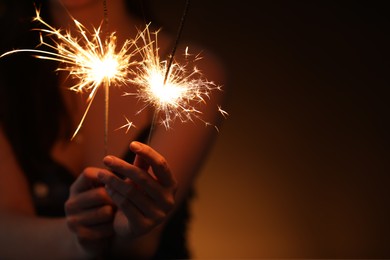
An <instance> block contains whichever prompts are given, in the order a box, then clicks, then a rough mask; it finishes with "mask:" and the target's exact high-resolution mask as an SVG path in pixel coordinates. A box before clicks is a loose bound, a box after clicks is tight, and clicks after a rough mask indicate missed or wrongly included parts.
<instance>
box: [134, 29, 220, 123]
mask: <svg viewBox="0 0 390 260" xmlns="http://www.w3.org/2000/svg"><path fill="white" fill-rule="evenodd" d="M157 34H158V32H154V33H150V31H149V28H148V26H147V27H146V29H145V30H144V31H142V32H140V34H139V36H140V37H139V39H140V41H142V42H141V44H139V43H136V44H138V45H137V47H138V49H139V52H140V53H141V55H142V57H143V60H142V62H141V63H140V64H139V66H138V67H137V71H136V72H135V73H134V75H135V76H134V78H132V79H130V81H131V82H132V83H134V84H135V85H136V86H137V93H135V94H134V93H127V94H128V95H136V96H137V97H138V98H139V99H141V100H143V101H144V102H145V107H144V108H143V109H145V108H146V107H148V106H153V107H154V109H155V112H156V113H157V114H160V113H161V114H162V115H161V118H160V120H159V122H160V123H161V124H163V125H164V126H165V127H166V128H170V126H171V123H172V122H173V121H174V120H176V119H179V120H181V122H187V121H192V120H193V119H194V118H197V119H199V120H201V121H202V122H204V123H205V124H206V125H208V124H209V123H207V122H205V121H204V120H203V119H201V117H200V116H201V114H202V112H201V111H200V110H198V108H197V106H198V105H199V104H200V103H206V101H207V100H208V99H209V98H210V94H211V92H212V91H213V90H220V87H219V86H217V85H216V84H214V83H213V82H211V81H208V80H206V79H205V78H204V77H203V75H202V73H201V71H200V70H198V69H197V68H196V67H193V68H189V63H186V64H184V65H181V64H179V63H177V62H176V60H173V62H172V64H171V66H170V68H169V73H168V74H166V73H167V64H168V62H167V61H166V60H163V61H160V57H159V54H158V50H159V47H158V44H157ZM153 35H154V39H153V40H152V36H153ZM185 56H186V58H187V60H188V57H190V56H191V55H190V54H188V49H186V52H185ZM198 59H201V58H200V57H199V56H195V57H194V59H193V60H192V62H195V61H197V60H198ZM166 76H167V77H166ZM165 77H166V78H165ZM164 81H165V82H164ZM143 109H142V110H143ZM142 110H141V111H142ZM225 113H226V112H225Z"/></svg>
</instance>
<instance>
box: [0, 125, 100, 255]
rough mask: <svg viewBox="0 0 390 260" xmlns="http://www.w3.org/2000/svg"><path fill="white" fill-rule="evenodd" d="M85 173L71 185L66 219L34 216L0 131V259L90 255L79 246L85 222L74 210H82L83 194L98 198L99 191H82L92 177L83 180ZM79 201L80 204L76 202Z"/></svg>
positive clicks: (22, 176)
mask: <svg viewBox="0 0 390 260" xmlns="http://www.w3.org/2000/svg"><path fill="white" fill-rule="evenodd" d="M88 172H89V171H88V170H87V171H86V172H84V173H83V174H82V175H81V177H80V178H79V179H78V181H77V182H76V183H75V185H74V186H73V191H72V194H71V196H70V199H69V203H68V208H67V210H68V216H67V217H68V218H42V217H38V216H36V214H35V212H34V207H33V203H32V199H31V196H30V194H29V188H28V184H27V180H26V178H25V176H24V174H23V172H22V170H21V168H20V166H19V165H18V163H17V161H16V159H15V156H14V154H13V151H12V148H11V146H10V144H9V142H8V141H7V139H6V137H5V135H4V133H3V131H2V129H1V128H0V230H1V232H0V241H1V243H0V258H1V259H87V258H90V256H91V255H90V254H89V253H88V252H87V251H86V250H85V249H89V248H90V247H87V248H85V246H86V245H85V244H82V243H79V240H80V237H81V238H82V237H83V235H82V234H83V233H82V224H85V223H83V222H82V220H83V218H82V216H83V214H82V213H80V211H79V210H77V209H78V208H82V207H83V203H82V198H83V197H85V195H84V196H83V194H87V195H86V196H94V197H95V198H96V197H99V196H96V193H99V189H94V190H92V191H90V192H89V193H86V192H83V186H84V187H85V186H86V185H90V184H91V182H92V178H88V177H87V178H86V177H85V176H90V175H88ZM95 179H96V178H95ZM88 194H89V195H88ZM106 196H107V195H106ZM80 197H81V198H80ZM80 200H81V203H80V202H79V203H77V202H78V201H80ZM95 201H96V199H95ZM106 204H107V203H106ZM90 212H91V211H90ZM69 227H70V228H72V229H73V232H74V233H76V235H75V234H74V233H73V232H72V231H71V230H70V229H69ZM84 230H85V229H84ZM84 234H85V232H84ZM84 237H85V236H84ZM84 241H85V239H84ZM83 246H84V247H83ZM87 246H89V245H87Z"/></svg>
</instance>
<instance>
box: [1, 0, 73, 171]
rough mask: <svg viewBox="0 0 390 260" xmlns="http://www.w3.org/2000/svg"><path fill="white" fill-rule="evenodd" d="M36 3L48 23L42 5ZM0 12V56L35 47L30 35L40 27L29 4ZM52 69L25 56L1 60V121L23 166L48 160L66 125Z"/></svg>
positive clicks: (36, 37) (13, 3)
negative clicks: (33, 19)
mask: <svg viewBox="0 0 390 260" xmlns="http://www.w3.org/2000/svg"><path fill="white" fill-rule="evenodd" d="M35 3H36V4H37V5H40V8H41V10H42V16H45V19H46V20H50V17H49V16H48V12H47V7H46V1H35ZM1 8H2V9H3V12H2V13H1V14H0V15H1V16H0V23H1V31H0V35H1V37H2V40H1V45H0V46H1V47H0V51H1V53H4V52H6V51H9V50H11V49H21V48H29V49H31V48H33V47H35V46H36V45H37V44H38V43H39V35H38V34H37V33H36V32H34V31H32V28H33V27H34V28H36V26H38V25H36V24H33V23H32V17H33V16H34V4H33V1H20V2H19V1H17V2H16V1H2V7H1ZM56 67H57V63H56V62H42V61H39V60H37V59H35V58H33V57H31V56H30V55H26V53H20V54H13V55H9V56H5V57H3V58H2V59H1V60H0V94H1V97H0V102H1V107H0V109H1V112H0V123H1V126H2V128H3V130H4V132H5V134H6V136H7V137H8V139H9V141H10V143H11V146H12V147H13V149H14V152H15V154H16V157H17V159H18V160H19V162H20V163H21V165H22V167H24V166H26V167H28V166H27V165H29V164H31V163H32V162H36V161H37V160H38V161H39V160H41V159H43V158H44V157H49V156H50V155H49V154H50V150H51V148H52V146H53V144H54V141H55V140H56V139H57V138H58V137H59V133H60V126H61V124H62V123H63V124H64V125H68V124H66V123H65V122H67V121H69V118H68V116H67V112H66V109H65V105H64V102H63V100H62V97H61V94H60V91H59V87H58V85H59V84H58V79H57V76H56V74H55V69H56ZM69 122H70V121H69ZM34 164H35V163H34Z"/></svg>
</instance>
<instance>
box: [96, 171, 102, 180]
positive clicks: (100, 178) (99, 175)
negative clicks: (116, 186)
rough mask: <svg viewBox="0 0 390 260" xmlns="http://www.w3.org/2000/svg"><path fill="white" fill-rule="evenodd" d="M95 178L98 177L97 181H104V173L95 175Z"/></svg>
mask: <svg viewBox="0 0 390 260" xmlns="http://www.w3.org/2000/svg"><path fill="white" fill-rule="evenodd" d="M97 177H98V179H99V180H103V179H104V173H102V172H98V173H97Z"/></svg>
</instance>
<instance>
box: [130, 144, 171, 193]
mask: <svg viewBox="0 0 390 260" xmlns="http://www.w3.org/2000/svg"><path fill="white" fill-rule="evenodd" d="M130 149H131V150H132V151H133V152H135V153H136V154H137V157H138V156H139V157H140V158H142V159H143V160H144V161H145V162H146V163H147V164H149V165H150V166H151V167H152V169H153V173H154V175H155V176H156V178H157V179H158V181H159V182H160V183H161V185H163V186H166V187H170V186H175V185H176V180H175V178H174V177H173V175H172V173H171V171H170V168H169V166H168V163H167V161H166V160H165V158H164V157H163V156H161V154H159V153H158V152H156V151H155V150H154V149H152V148H151V147H150V146H148V145H145V144H142V143H140V142H132V143H131V144H130ZM138 160H140V159H138Z"/></svg>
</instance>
